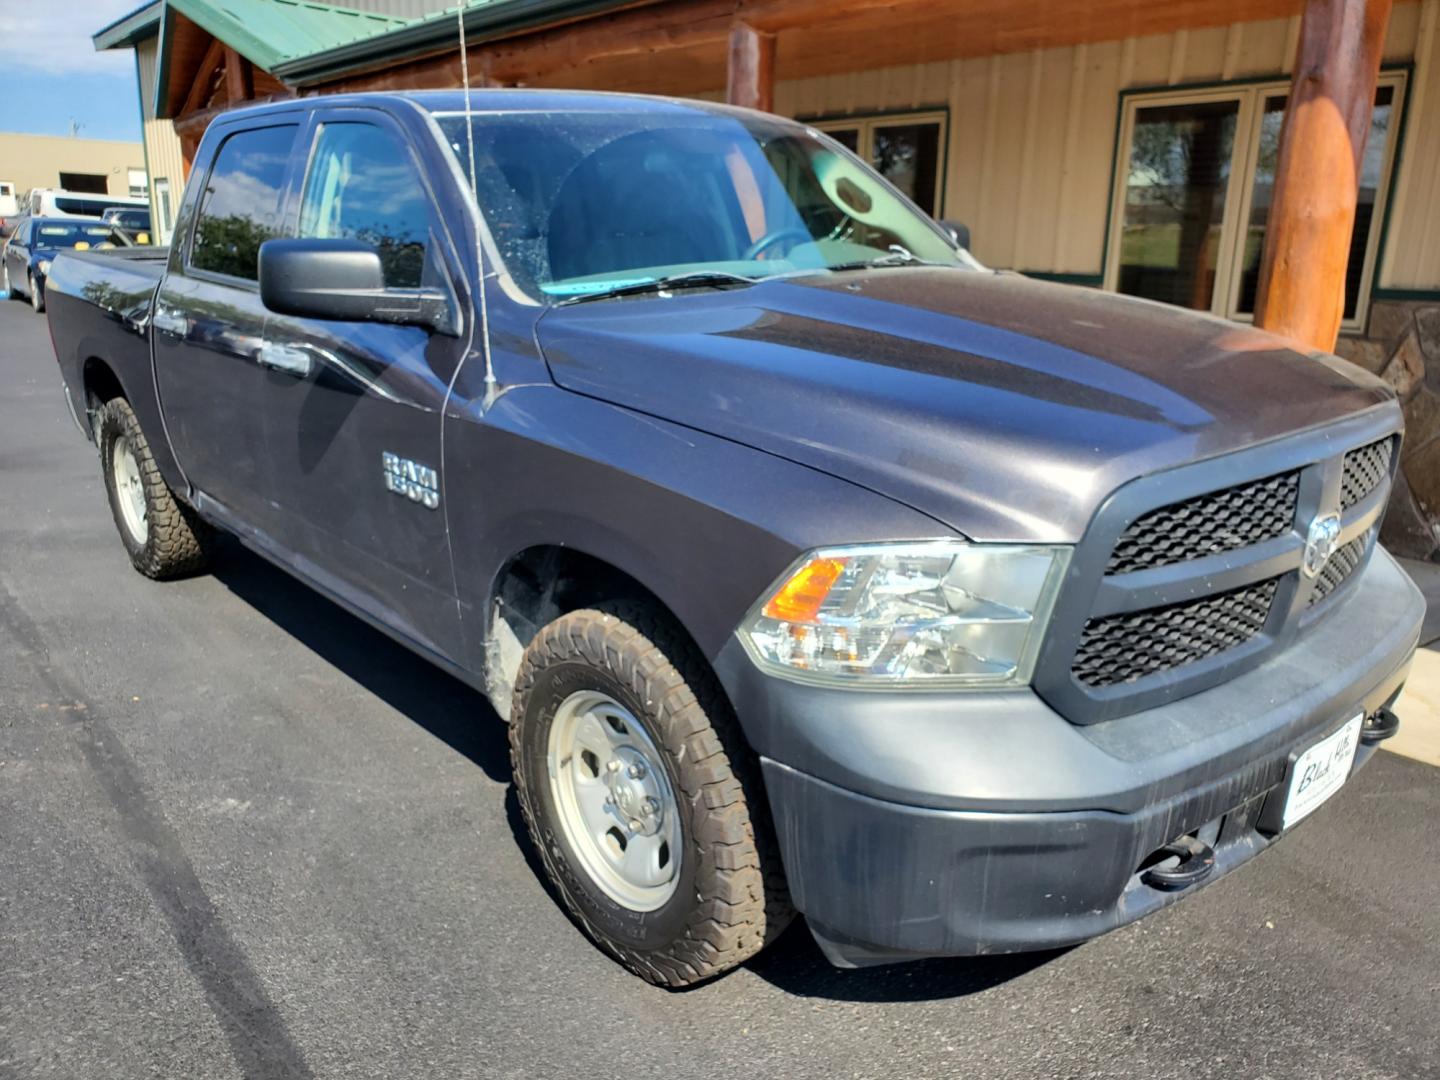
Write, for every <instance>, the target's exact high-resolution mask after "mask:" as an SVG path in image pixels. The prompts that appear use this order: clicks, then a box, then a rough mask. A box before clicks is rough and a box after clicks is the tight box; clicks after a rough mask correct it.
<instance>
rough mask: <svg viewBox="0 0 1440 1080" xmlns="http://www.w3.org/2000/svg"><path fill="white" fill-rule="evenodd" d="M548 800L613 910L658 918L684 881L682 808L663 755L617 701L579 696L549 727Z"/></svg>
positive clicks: (563, 705)
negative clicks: (648, 913)
mask: <svg viewBox="0 0 1440 1080" xmlns="http://www.w3.org/2000/svg"><path fill="white" fill-rule="evenodd" d="M546 764H547V768H548V771H549V776H550V792H551V794H552V795H553V796H554V798H555V805H556V807H557V809H558V812H559V813H558V816H559V818H560V827H561V828H562V829H563V830H564V832H565V838H566V839H567V840H568V841H569V842H570V847H571V848H572V849H574V851H575V853H576V855H577V856H578V857H579V859H580V862H581V864H582V865H583V866H584V867H585V870H586V871H587V873H588V874H589V875H590V879H591V880H592V881H594V882H595V884H596V885H598V886H599V887H600V888H601V889H603V890H604V892H605V893H606V894H607V895H608V896H609V897H610V898H611V899H612V900H614V901H615V902H616V903H618V904H621V905H623V906H624V907H626V908H629V909H630V910H631V911H654V910H655V909H656V908H659V907H661V906H663V905H664V904H665V902H666V901H667V900H669V899H670V897H672V896H673V895H675V888H676V886H677V885H678V884H679V881H680V859H681V848H682V843H681V832H680V814H679V804H678V803H677V802H676V801H675V793H674V792H673V791H672V790H671V787H670V780H669V777H668V776H667V774H666V772H665V767H664V762H663V760H662V758H661V756H660V751H659V750H658V749H657V748H656V746H655V744H654V742H652V741H651V739H650V736H649V734H648V733H647V732H646V731H645V729H644V728H643V727H642V726H641V725H640V723H639V721H637V720H636V719H635V717H634V716H632V715H631V713H630V711H629V710H628V709H626V708H625V706H623V705H621V704H620V703H619V702H618V701H616V700H615V699H614V698H612V697H610V696H608V695H607V694H602V693H600V692H599V691H597V690H581V691H577V692H576V693H574V694H571V695H570V696H569V697H567V698H566V699H565V700H564V701H562V702H561V703H560V708H559V709H558V710H557V711H556V713H555V720H554V722H553V723H552V724H551V725H550V743H549V748H548V754H547V762H546Z"/></svg>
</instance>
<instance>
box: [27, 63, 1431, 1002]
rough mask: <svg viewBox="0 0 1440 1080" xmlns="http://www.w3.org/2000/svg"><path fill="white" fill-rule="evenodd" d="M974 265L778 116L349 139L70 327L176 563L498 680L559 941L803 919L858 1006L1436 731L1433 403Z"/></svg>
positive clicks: (1119, 301) (131, 536)
mask: <svg viewBox="0 0 1440 1080" xmlns="http://www.w3.org/2000/svg"><path fill="white" fill-rule="evenodd" d="M958 235H959V234H958V233H957V232H955V231H952V230H949V229H946V228H942V227H941V226H939V225H937V224H936V223H935V222H933V221H931V220H930V219H929V218H927V217H926V216H925V215H923V214H922V213H920V212H919V211H918V210H917V209H916V208H915V207H914V206H913V205H912V204H911V203H910V202H909V201H907V200H906V199H905V198H904V197H903V196H902V195H901V194H900V193H899V192H898V191H897V190H895V189H894V188H893V187H891V186H890V185H889V184H887V183H886V182H885V181H884V180H882V179H881V178H880V177H878V176H877V175H876V174H875V173H874V172H872V171H871V170H870V169H869V168H867V167H866V166H865V165H864V164H863V163H862V162H860V161H859V160H857V159H856V158H855V157H854V156H853V155H851V154H850V153H849V152H848V151H846V150H845V149H843V148H842V147H840V146H839V145H837V144H836V143H835V142H833V141H831V140H830V139H828V138H827V137H825V136H824V135H822V134H820V133H819V132H816V131H814V130H812V129H810V128H807V127H805V126H803V125H801V124H796V123H791V122H788V121H784V120H780V119H777V118H775V117H771V116H765V115H761V114H759V113H752V112H746V111H743V110H736V109H729V108H724V107H721V106H712V105H707V104H701V103H695V102H682V101H671V100H661V99H648V98H639V97H628V96H618V95H603V94H580V93H560V92H540V91H484V92H477V93H475V94H474V95H473V99H471V100H470V101H467V100H466V97H465V96H464V95H462V94H459V93H455V92H434V93H414V94H393V95H360V96H353V97H334V98H311V99H306V100H303V101H292V102H285V103H278V104H273V105H267V106H263V107H259V108H253V109H245V110H241V111H235V112H229V113H224V114H222V115H221V116H219V117H217V118H216V119H215V120H214V122H213V123H212V124H211V125H210V128H209V130H208V132H207V134H206V135H205V138H204V141H203V143H202V144H201V146H200V149H199V152H198V156H197V158H196V160H195V162H194V175H193V176H192V178H191V182H190V184H189V186H188V188H187V190H186V193H185V198H184V203H183V206H182V208H181V212H180V215H179V221H178V224H177V228H176V231H175V242H174V245H173V247H171V248H170V249H169V250H168V251H161V252H155V253H153V254H152V253H149V252H143V251H142V252H137V253H123V254H120V253H116V254H104V253H77V254H64V255H61V256H60V257H58V258H57V259H56V260H55V262H54V265H53V267H52V270H51V276H50V280H49V283H48V296H49V301H50V325H51V330H52V333H53V337H54V342H55V348H56V352H57V355H58V358H59V363H60V369H61V373H62V375H63V380H64V384H65V394H66V397H67V400H68V401H69V404H70V408H71V410H72V412H73V415H74V416H75V419H76V422H77V423H78V425H79V426H80V428H81V429H82V430H83V431H84V432H85V434H86V435H87V436H88V437H89V438H91V439H93V440H94V442H95V443H96V445H97V447H98V449H99V454H100V464H101V468H102V469H103V471H104V476H105V482H106V485H107V489H108V492H109V498H110V504H111V508H112V510H113V513H114V518H115V522H116V525H117V527H118V529H119V532H120V537H121V540H122V541H123V543H124V545H125V548H126V550H127V551H128V553H129V556H130V558H131V560H132V561H133V563H134V565H135V567H136V568H137V569H138V570H140V571H141V572H142V573H144V574H147V575H149V576H151V577H154V578H166V577H171V576H174V575H178V574H186V573H192V572H195V571H197V570H199V569H201V568H202V567H203V566H204V565H205V562H206V559H207V556H208V554H209V553H210V551H211V536H212V530H213V529H220V530H224V531H226V532H228V533H233V534H234V535H235V536H238V537H239V538H240V540H241V541H242V542H243V543H244V544H246V545H247V546H249V547H251V548H253V549H254V550H255V551H257V552H259V553H260V554H262V555H263V556H265V557H266V558H268V559H271V560H273V561H274V562H276V563H277V564H279V565H280V566H282V567H284V568H285V569H287V570H288V571H290V572H291V573H293V574H294V575H295V576H296V577H298V578H299V579H301V580H302V581H304V582H306V583H308V584H309V585H312V586H314V587H315V588H316V589H318V590H319V591H320V592H322V593H324V594H325V595H326V596H328V597H330V598H331V599H333V600H334V601H335V602H337V603H339V604H341V605H343V606H344V607H346V608H348V609H349V610H350V611H352V612H354V613H355V614H356V615H358V616H359V617H361V618H363V619H366V620H368V621H370V622H371V623H373V624H375V625H376V626H378V627H380V628H381V629H383V630H384V631H385V632H387V633H389V634H390V635H392V636H393V637H395V638H396V639H397V640H399V641H401V642H403V643H404V644H405V645H407V646H409V647H410V648H412V649H414V650H415V651H417V652H419V653H421V654H422V655H424V656H426V657H428V658H430V659H431V660H433V661H434V662H435V663H436V664H437V665H438V666H440V667H441V668H444V669H445V670H447V671H450V672H452V673H454V674H456V675H458V676H460V677H461V678H463V679H465V680H468V681H469V682H470V683H471V684H473V685H474V686H475V687H477V688H478V689H479V690H480V691H482V692H483V693H484V694H485V695H487V696H488V698H489V700H490V701H491V702H492V703H493V705H494V707H495V709H496V711H498V712H499V714H500V716H501V717H502V718H503V719H504V720H505V722H507V723H508V724H509V730H510V733H511V735H510V738H511V745H512V748H513V758H514V770H515V784H516V789H517V793H518V796H519V802H520V806H521V809H522V811H523V814H524V818H525V821H526V823H527V824H528V826H529V829H530V834H531V837H532V839H533V841H534V845H535V848H536V851H537V852H538V854H539V858H540V860H541V862H542V863H543V865H544V867H545V870H546V872H547V874H548V875H549V878H550V883H551V885H552V886H553V887H554V890H555V892H556V893H557V894H558V896H559V899H560V900H561V902H563V904H564V905H565V907H566V908H567V909H568V910H569V912H570V913H571V915H573V917H574V918H575V920H576V921H577V922H578V923H579V925H580V926H581V927H583V928H584V930H585V932H586V933H588V934H589V935H590V936H591V937H592V938H593V939H594V940H595V941H596V942H597V943H599V945H601V946H602V947H603V948H604V949H606V950H607V951H608V952H609V953H611V954H612V955H613V956H614V957H616V958H617V959H618V960H619V961H620V962H621V963H623V964H625V965H626V966H627V967H629V968H630V969H631V970H633V971H634V972H636V973H637V974H639V975H641V976H643V977H644V978H646V979H649V980H651V981H653V982H657V983H662V984H667V985H671V986H680V985H685V984H688V983H693V982H695V981H698V980H701V979H704V978H706V977H709V976H712V975H715V974H716V973H719V972H722V971H724V970H726V969H728V968H730V967H732V966H734V965H735V964H738V963H740V962H741V961H743V960H745V959H746V958H747V957H749V956H751V955H753V954H754V953H755V952H756V951H757V950H759V949H760V948H761V947H762V946H763V945H764V944H765V943H766V942H768V941H770V940H771V939H773V938H774V937H775V935H776V934H777V933H779V932H780V931H781V930H782V929H783V928H784V926H785V925H786V923H787V922H788V921H789V920H790V918H791V916H792V914H793V913H794V912H795V911H796V910H798V911H799V912H801V913H803V914H804V915H805V917H806V920H807V922H808V924H809V927H810V930H811V932H812V933H813V934H814V936H815V938H816V940H817V941H818V942H819V944H820V946H821V948H822V949H823V950H824V952H825V954H826V956H827V957H829V958H830V959H831V960H832V961H833V962H834V963H836V964H838V965H841V966H860V965H865V964H874V963H886V962H893V961H896V960H902V959H907V958H914V957H922V956H937V955H967V954H968V955H976V954H985V953H999V952H1009V951H1018V950H1026V949H1041V948H1049V947H1055V946H1060V945H1064V944H1068V943H1073V942H1078V941H1081V940H1083V939H1086V938H1089V937H1092V936H1094V935H1096V934H1100V933H1103V932H1105V931H1107V930H1111V929H1113V928H1115V927H1117V926H1120V925H1122V924H1125V923H1128V922H1130V921H1132V920H1134V919H1137V918H1139V917H1141V916H1143V915H1145V914H1146V913H1148V912H1151V911H1155V910H1157V909H1158V908H1160V907H1162V906H1164V905H1166V904H1169V903H1171V902H1172V901H1174V900H1175V899H1177V898H1178V897H1182V896H1185V895H1188V893H1189V892H1191V891H1193V890H1194V889H1195V888H1197V887H1198V886H1200V885H1202V884H1203V883H1206V882H1210V881H1214V880H1215V879H1217V878H1218V877H1220V876H1221V875H1222V874H1225V873H1227V872H1228V871H1230V870H1231V869H1233V868H1234V867H1236V866H1237V865H1239V864H1240V863H1242V862H1244V861H1245V860H1247V859H1249V858H1250V857H1251V856H1253V855H1255V854H1257V853H1258V852H1260V851H1261V850H1263V849H1264V848H1265V847H1267V846H1268V845H1269V844H1271V843H1272V842H1274V841H1275V840H1276V839H1278V838H1280V837H1282V836H1283V835H1284V834H1285V832H1286V831H1287V830H1289V829H1290V828H1292V827H1293V826H1295V824H1296V823H1297V822H1298V821H1300V819H1302V818H1303V817H1305V816H1306V815H1307V814H1309V813H1310V812H1311V811H1313V810H1314V809H1315V808H1316V807H1317V806H1319V805H1320V804H1321V803H1322V802H1323V801H1325V800H1326V799H1327V798H1328V797H1330V796H1332V795H1333V794H1335V792H1336V791H1337V790H1338V789H1339V788H1340V787H1341V785H1342V784H1343V783H1344V782H1345V780H1346V778H1347V777H1348V776H1349V775H1350V774H1351V773H1352V772H1353V771H1354V770H1355V769H1356V768H1358V767H1360V766H1361V765H1363V764H1364V763H1365V762H1366V760H1367V759H1368V758H1369V757H1370V756H1371V754H1372V753H1373V752H1374V748H1375V746H1376V744H1377V743H1379V742H1380V741H1381V740H1383V739H1384V738H1386V737H1387V736H1388V735H1390V734H1391V733H1393V732H1394V731H1395V729H1396V727H1397V725H1398V720H1397V719H1396V717H1395V715H1394V713H1393V711H1392V710H1391V705H1392V704H1393V702H1394V701H1395V699H1396V696H1397V695H1398V694H1399V693H1400V690H1401V686H1402V684H1403V683H1404V680H1405V677H1406V674H1407V671H1408V668H1409V664H1410V658H1411V654H1412V651H1413V649H1414V646H1415V642H1416V638H1417V636H1418V633H1419V627H1420V623H1421V619H1422V615H1423V606H1424V605H1423V601H1422V600H1421V598H1420V596H1419V594H1418V592H1417V590H1416V589H1415V588H1414V587H1413V586H1412V585H1411V584H1410V582H1409V580H1408V579H1407V578H1406V576H1405V575H1404V574H1403V573H1402V572H1401V571H1400V570H1399V569H1398V568H1397V566H1396V564H1395V563H1394V562H1393V561H1392V560H1391V559H1390V557H1389V556H1388V555H1387V554H1386V553H1385V552H1384V551H1383V550H1382V549H1381V548H1379V547H1378V546H1377V544H1376V533H1377V531H1378V524H1379V521H1380V518H1381V515H1382V513H1383V510H1384V507H1385V502H1386V499H1387V497H1388V494H1389V491H1390V486H1391V481H1392V477H1393V475H1394V471H1395V468H1396V463H1397V460H1398V445H1399V439H1400V427H1401V413H1400V409H1399V408H1398V406H1397V404H1396V401H1395V399H1394V396H1393V394H1392V393H1391V391H1390V390H1389V389H1388V388H1387V387H1386V386H1385V385H1384V384H1383V383H1381V382H1379V381H1377V380H1376V379H1374V378H1372V377H1370V376H1368V375H1366V374H1364V373H1363V372H1361V371H1360V370H1359V369H1357V368H1354V367H1351V366H1348V365H1346V364H1344V363H1342V362H1340V361H1338V360H1336V359H1335V358H1333V357H1330V356H1325V355H1308V354H1304V353H1301V352H1297V351H1295V349H1294V348H1293V347H1292V346H1291V345H1289V344H1287V343H1285V342H1282V341H1280V340H1277V339H1275V338H1271V337H1267V336H1266V335H1264V334H1261V333H1259V332H1256V331H1254V330H1251V329H1249V328H1245V327H1241V326H1237V325H1234V324H1232V323H1228V322H1224V321H1221V320H1217V319H1214V318H1210V317H1206V316H1201V315H1196V314H1191V313H1189V312H1185V311H1180V310H1177V309H1174V308H1170V307H1165V306H1162V305H1158V304H1153V303H1147V302H1141V301H1136V300H1131V299H1125V298H1121V297H1117V296H1111V295H1105V294H1103V293H1100V292H1097V291H1091V290H1082V289H1076V288H1068V287H1062V286H1057V285H1050V284H1043V283H1039V282H1035V281H1031V280H1028V279H1026V278H1024V277H1021V276H1018V275H1014V274H999V273H992V272H990V271H988V270H986V269H984V268H983V267H981V266H979V265H978V264H977V263H976V262H975V261H974V260H973V259H971V258H970V257H969V256H968V255H967V254H966V253H965V251H964V248H963V246H962V245H961V243H959V242H958ZM483 719H484V718H483V715H482V704H481V702H480V701H479V700H478V699H477V702H476V722H477V723H479V722H483ZM476 858H483V855H482V854H480V853H477V855H476Z"/></svg>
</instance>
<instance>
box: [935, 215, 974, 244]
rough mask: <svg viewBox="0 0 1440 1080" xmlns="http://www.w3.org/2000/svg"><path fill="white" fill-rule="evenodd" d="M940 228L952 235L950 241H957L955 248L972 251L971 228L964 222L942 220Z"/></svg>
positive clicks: (951, 219)
mask: <svg viewBox="0 0 1440 1080" xmlns="http://www.w3.org/2000/svg"><path fill="white" fill-rule="evenodd" d="M940 227H941V228H942V229H944V230H945V231H946V232H947V233H949V234H950V239H951V240H953V241H955V246H956V247H958V248H964V249H965V250H966V251H969V250H970V226H969V225H966V224H965V223H964V222H963V221H956V220H955V219H954V218H941V219H940Z"/></svg>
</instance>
